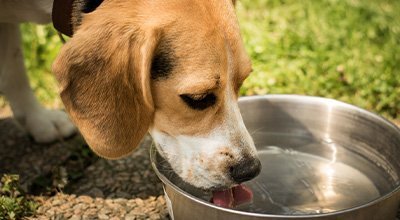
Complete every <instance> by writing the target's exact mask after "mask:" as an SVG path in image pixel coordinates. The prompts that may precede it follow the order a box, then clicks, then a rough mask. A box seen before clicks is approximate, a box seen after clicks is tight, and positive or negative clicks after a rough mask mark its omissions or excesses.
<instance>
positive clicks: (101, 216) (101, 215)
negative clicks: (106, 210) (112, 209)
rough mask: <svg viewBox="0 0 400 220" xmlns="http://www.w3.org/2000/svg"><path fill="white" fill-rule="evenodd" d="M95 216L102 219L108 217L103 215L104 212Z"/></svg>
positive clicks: (105, 219)
mask: <svg viewBox="0 0 400 220" xmlns="http://www.w3.org/2000/svg"><path fill="white" fill-rule="evenodd" d="M97 217H98V218H99V219H104V220H108V219H110V218H109V217H108V215H105V214H98V215H97Z"/></svg>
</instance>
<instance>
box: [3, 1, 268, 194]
mask: <svg viewBox="0 0 400 220" xmlns="http://www.w3.org/2000/svg"><path fill="white" fill-rule="evenodd" d="M1 3H2V1H0V4H1ZM78 8H79V7H78ZM81 16H82V18H81V19H78V20H79V24H74V32H75V33H74V36H73V37H72V38H71V39H70V40H69V41H68V42H67V43H66V44H65V45H64V46H63V48H62V49H61V51H60V54H59V55H58V57H57V59H56V60H55V62H54V65H53V71H54V73H55V75H56V78H57V80H58V81H59V85H60V95H61V98H62V100H63V102H64V104H65V108H66V111H67V112H68V113H69V115H70V117H71V119H72V121H73V122H74V123H75V125H76V126H77V127H78V128H79V131H80V132H81V134H82V135H83V136H84V138H85V140H86V141H87V143H88V144H89V146H90V147H91V148H92V149H93V151H95V152H96V153H97V154H99V155H100V156H103V157H105V158H110V159H115V158H120V157H122V156H125V155H127V154H129V153H130V152H132V151H133V150H134V149H135V148H136V147H137V146H138V144H139V142H140V140H141V139H142V138H143V136H144V135H145V134H146V133H147V132H150V134H151V135H152V137H153V139H154V141H155V142H156V146H157V149H158V151H159V152H160V154H161V155H162V156H163V157H164V158H166V160H167V161H168V162H169V163H170V164H171V166H172V168H173V170H174V171H175V172H176V173H177V174H178V175H179V176H180V177H181V178H182V179H183V180H185V181H186V182H188V183H190V184H192V185H194V186H196V187H199V188H203V189H217V188H226V187H230V186H233V185H235V184H238V183H240V182H243V181H246V180H248V179H251V178H253V177H254V176H256V175H257V174H258V172H259V171H260V162H259V160H258V159H257V154H256V149H255V147H254V143H253V141H252V138H251V137H250V135H249V133H248V131H247V129H246V127H245V125H244V124H243V120H242V118H241V115H240V112H239V108H238V104H237V100H238V90H239V88H240V86H241V84H242V83H243V81H244V80H245V78H246V77H247V76H248V75H249V74H250V72H251V62H250V60H249V58H248V56H247V54H246V52H245V49H244V46H243V42H242V39H241V36H240V31H239V26H238V23H237V19H236V16H235V13H234V4H233V2H232V1H231V0H208V1H204V0H169V1H164V0H151V1H144V0H105V1H104V2H103V3H102V4H101V5H100V6H99V7H98V8H97V9H96V10H94V11H93V12H90V13H87V14H81ZM6 95H7V94H6Z"/></svg>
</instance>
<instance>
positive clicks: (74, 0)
mask: <svg viewBox="0 0 400 220" xmlns="http://www.w3.org/2000/svg"><path fill="white" fill-rule="evenodd" d="M103 1H104V0H54V2H53V12H52V19H53V25H54V27H55V28H56V29H57V31H59V32H60V33H62V34H65V35H67V36H69V37H72V35H73V34H74V29H76V27H77V26H79V25H80V22H81V19H82V16H83V14H87V13H90V12H93V11H94V10H96V8H97V7H98V6H100V4H101V3H102V2H103Z"/></svg>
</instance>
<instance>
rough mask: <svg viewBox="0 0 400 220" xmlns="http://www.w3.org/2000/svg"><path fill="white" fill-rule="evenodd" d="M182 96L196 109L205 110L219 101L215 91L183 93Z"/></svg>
mask: <svg viewBox="0 0 400 220" xmlns="http://www.w3.org/2000/svg"><path fill="white" fill-rule="evenodd" d="M180 97H181V99H182V100H183V101H184V102H185V103H186V104H187V105H188V106H189V107H190V108H192V109H196V110H204V109H206V108H208V107H210V106H212V105H214V104H215V103H216V102H217V97H216V96H215V95H214V94H213V93H205V94H199V95H193V94H182V95H180Z"/></svg>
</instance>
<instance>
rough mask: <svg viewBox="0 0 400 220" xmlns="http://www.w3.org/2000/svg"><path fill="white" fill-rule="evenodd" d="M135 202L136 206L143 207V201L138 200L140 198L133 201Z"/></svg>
mask: <svg viewBox="0 0 400 220" xmlns="http://www.w3.org/2000/svg"><path fill="white" fill-rule="evenodd" d="M135 202H136V204H137V205H138V206H143V204H144V202H143V200H142V199H140V198H137V199H135Z"/></svg>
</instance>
